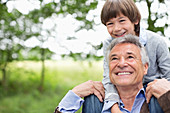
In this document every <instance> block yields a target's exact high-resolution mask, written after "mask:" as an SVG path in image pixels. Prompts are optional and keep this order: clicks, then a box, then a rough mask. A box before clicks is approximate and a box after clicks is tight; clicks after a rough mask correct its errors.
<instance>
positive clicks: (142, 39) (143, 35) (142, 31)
mask: <svg viewBox="0 0 170 113" xmlns="http://www.w3.org/2000/svg"><path fill="white" fill-rule="evenodd" d="M139 42H140V43H141V44H142V45H144V46H145V45H146V42H147V37H146V31H145V29H144V28H143V27H140V34H139Z"/></svg>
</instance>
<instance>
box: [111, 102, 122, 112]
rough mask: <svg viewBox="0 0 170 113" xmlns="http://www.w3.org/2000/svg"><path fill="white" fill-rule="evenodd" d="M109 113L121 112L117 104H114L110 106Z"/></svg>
mask: <svg viewBox="0 0 170 113" xmlns="http://www.w3.org/2000/svg"><path fill="white" fill-rule="evenodd" d="M111 113H123V112H121V111H120V109H119V106H118V104H117V103H116V104H114V105H113V106H112V108H111Z"/></svg>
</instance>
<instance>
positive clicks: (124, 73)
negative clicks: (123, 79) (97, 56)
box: [118, 72, 130, 75]
mask: <svg viewBox="0 0 170 113" xmlns="http://www.w3.org/2000/svg"><path fill="white" fill-rule="evenodd" d="M128 74H130V73H129V72H123V73H118V75H128Z"/></svg>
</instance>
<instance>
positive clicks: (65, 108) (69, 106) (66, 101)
mask: <svg viewBox="0 0 170 113" xmlns="http://www.w3.org/2000/svg"><path fill="white" fill-rule="evenodd" d="M145 100H146V97H145V91H144V88H142V89H141V90H139V92H138V94H137V95H136V98H135V101H134V104H133V107H132V110H131V111H128V110H127V109H125V108H124V104H123V102H122V101H121V100H120V103H119V108H120V110H121V111H122V112H123V113H140V109H141V107H142V105H143V102H144V101H145ZM83 102H84V100H83V99H82V98H80V97H79V96H77V95H76V94H75V93H74V92H72V91H71V90H70V91H69V92H68V93H67V94H66V95H65V97H64V98H63V99H62V100H61V102H60V103H59V106H58V107H59V111H61V112H64V113H75V112H76V111H77V110H78V109H80V107H81V106H82V104H83ZM104 106H107V104H105V105H104ZM102 113H111V111H110V109H109V110H106V111H105V110H103V111H102Z"/></svg>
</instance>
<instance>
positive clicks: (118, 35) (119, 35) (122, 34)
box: [114, 31, 126, 37]
mask: <svg viewBox="0 0 170 113" xmlns="http://www.w3.org/2000/svg"><path fill="white" fill-rule="evenodd" d="M125 34H126V31H125V32H123V33H120V34H114V35H115V36H116V37H122V36H124V35H125Z"/></svg>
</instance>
